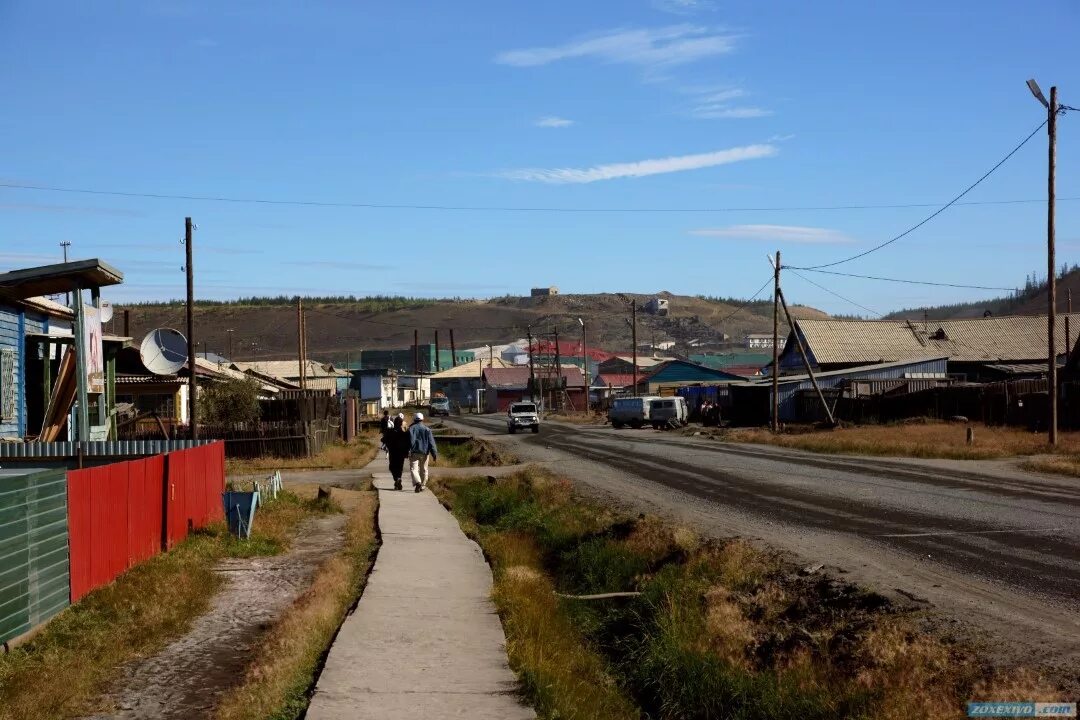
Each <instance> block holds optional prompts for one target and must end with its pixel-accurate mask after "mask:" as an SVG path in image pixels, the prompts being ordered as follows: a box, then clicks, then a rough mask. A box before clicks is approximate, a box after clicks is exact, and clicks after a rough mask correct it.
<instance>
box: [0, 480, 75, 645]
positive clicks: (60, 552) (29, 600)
mask: <svg viewBox="0 0 1080 720" xmlns="http://www.w3.org/2000/svg"><path fill="white" fill-rule="evenodd" d="M70 597H71V583H70V577H69V565H68V520H67V475H66V473H65V472H64V471H63V470H35V469H19V470H0V642H6V641H8V640H10V639H12V638H14V637H18V636H19V635H22V634H23V633H25V632H27V631H28V630H31V629H33V628H35V627H37V626H38V625H40V624H41V623H43V622H46V621H47V620H48V619H49V618H51V617H52V616H54V615H56V613H58V612H60V611H61V610H63V609H64V608H65V607H67V606H68V602H69V598H70Z"/></svg>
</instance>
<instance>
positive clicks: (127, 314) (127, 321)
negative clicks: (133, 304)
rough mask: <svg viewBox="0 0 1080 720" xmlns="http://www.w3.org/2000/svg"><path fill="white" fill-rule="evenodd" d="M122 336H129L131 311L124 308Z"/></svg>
mask: <svg viewBox="0 0 1080 720" xmlns="http://www.w3.org/2000/svg"><path fill="white" fill-rule="evenodd" d="M124 337H131V311H130V310H128V309H127V308H125V309H124Z"/></svg>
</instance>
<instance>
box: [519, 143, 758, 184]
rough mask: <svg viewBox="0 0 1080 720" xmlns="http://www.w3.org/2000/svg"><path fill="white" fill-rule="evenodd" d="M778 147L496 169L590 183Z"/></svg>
mask: <svg viewBox="0 0 1080 720" xmlns="http://www.w3.org/2000/svg"><path fill="white" fill-rule="evenodd" d="M778 151H779V149H778V148H777V147H776V146H775V145H767V144H766V145H745V146H742V147H733V148H728V149H727V150H717V151H715V152H708V153H700V154H697V155H679V156H674V157H666V158H658V159H655V160H638V161H636V162H625V163H612V164H610V165H596V166H593V167H589V168H550V169H545V168H524V169H521V170H508V171H506V172H502V173H499V176H500V177H504V178H507V179H510V180H527V181H532V182H543V183H551V184H565V183H591V182H596V181H598V180H615V179H617V178H629V177H645V176H646V175H661V174H663V173H673V172H682V171H684V170H698V169H700V168H707V167H714V166H716V165H728V164H730V163H736V162H742V161H743V160H756V159H758V158H766V157H772V156H773V155H775V154H776V153H777V152H778Z"/></svg>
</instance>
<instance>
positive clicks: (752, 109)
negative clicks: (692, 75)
mask: <svg viewBox="0 0 1080 720" xmlns="http://www.w3.org/2000/svg"><path fill="white" fill-rule="evenodd" d="M684 92H686V93H687V94H690V95H693V96H694V100H693V104H692V106H691V108H690V111H689V114H690V116H691V117H696V118H700V119H702V120H732V119H744V118H759V117H766V116H768V115H772V114H773V113H772V110H768V109H766V108H762V107H758V106H756V105H739V104H737V103H735V102H734V101H737V100H739V99H741V98H745V97H746V96H747V92H746V91H745V90H744V89H742V88H739V87H704V88H686V89H685V90H684Z"/></svg>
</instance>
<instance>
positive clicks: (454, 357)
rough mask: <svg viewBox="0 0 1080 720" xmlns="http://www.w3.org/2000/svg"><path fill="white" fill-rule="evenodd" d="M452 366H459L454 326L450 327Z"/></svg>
mask: <svg viewBox="0 0 1080 720" xmlns="http://www.w3.org/2000/svg"><path fill="white" fill-rule="evenodd" d="M450 363H451V365H450V367H457V345H455V344H454V328H450Z"/></svg>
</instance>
